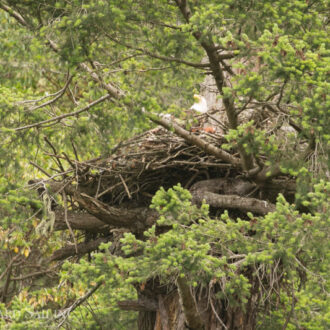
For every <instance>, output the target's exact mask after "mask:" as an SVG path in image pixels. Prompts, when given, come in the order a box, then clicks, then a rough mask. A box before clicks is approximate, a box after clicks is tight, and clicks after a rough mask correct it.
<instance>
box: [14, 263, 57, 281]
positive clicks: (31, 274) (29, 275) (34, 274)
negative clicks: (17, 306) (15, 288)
mask: <svg viewBox="0 0 330 330" xmlns="http://www.w3.org/2000/svg"><path fill="white" fill-rule="evenodd" d="M57 267H58V265H55V266H54V267H52V268H50V269H46V270H41V271H39V272H34V273H30V274H27V275H23V276H20V277H12V278H11V279H12V280H13V281H23V280H26V279H28V278H31V277H35V276H39V275H44V274H48V273H51V272H53V271H54V269H55V268H57Z"/></svg>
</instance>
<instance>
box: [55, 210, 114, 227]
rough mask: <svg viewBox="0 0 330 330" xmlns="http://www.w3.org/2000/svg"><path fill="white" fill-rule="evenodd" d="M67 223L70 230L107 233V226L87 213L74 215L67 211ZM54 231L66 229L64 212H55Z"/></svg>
mask: <svg viewBox="0 0 330 330" xmlns="http://www.w3.org/2000/svg"><path fill="white" fill-rule="evenodd" d="M67 216H68V217H67V219H68V222H69V223H70V226H71V228H72V229H79V230H86V231H88V232H91V233H102V232H106V231H109V225H106V224H105V223H104V222H102V221H101V220H99V219H97V218H96V217H94V216H93V215H91V214H89V213H75V212H72V211H68V215H67ZM55 219H56V220H55V227H54V228H55V230H65V229H68V227H67V224H66V222H65V217H64V210H63V209H56V210H55Z"/></svg>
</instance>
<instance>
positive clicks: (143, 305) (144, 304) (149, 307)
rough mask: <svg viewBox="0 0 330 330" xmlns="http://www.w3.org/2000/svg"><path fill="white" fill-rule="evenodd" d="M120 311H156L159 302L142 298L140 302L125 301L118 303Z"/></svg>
mask: <svg viewBox="0 0 330 330" xmlns="http://www.w3.org/2000/svg"><path fill="white" fill-rule="evenodd" d="M117 305H118V307H119V308H120V309H123V310H125V311H156V310H158V302H157V300H155V299H151V298H147V297H144V296H143V297H140V298H139V299H138V300H124V301H118V303H117Z"/></svg>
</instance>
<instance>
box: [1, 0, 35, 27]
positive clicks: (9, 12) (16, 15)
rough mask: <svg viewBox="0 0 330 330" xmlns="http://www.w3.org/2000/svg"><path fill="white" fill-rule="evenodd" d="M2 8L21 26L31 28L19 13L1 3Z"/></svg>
mask: <svg viewBox="0 0 330 330" xmlns="http://www.w3.org/2000/svg"><path fill="white" fill-rule="evenodd" d="M0 8H2V9H3V10H4V11H6V12H7V13H8V14H9V15H10V16H12V17H14V18H15V19H16V20H17V21H18V22H19V23H20V24H21V25H23V26H26V27H29V24H28V23H27V22H26V21H25V19H24V18H23V16H22V15H21V14H19V13H18V12H17V11H15V10H13V9H12V8H11V7H9V6H7V5H5V4H3V3H2V2H0Z"/></svg>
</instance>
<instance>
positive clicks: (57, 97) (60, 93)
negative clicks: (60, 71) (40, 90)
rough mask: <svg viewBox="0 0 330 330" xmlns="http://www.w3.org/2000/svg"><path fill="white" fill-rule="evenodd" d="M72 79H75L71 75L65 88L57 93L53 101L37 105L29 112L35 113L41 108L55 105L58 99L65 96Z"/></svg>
mask: <svg viewBox="0 0 330 330" xmlns="http://www.w3.org/2000/svg"><path fill="white" fill-rule="evenodd" d="M72 78H73V76H72V75H70V76H69V78H68V79H67V81H66V83H65V85H64V87H63V88H62V89H60V90H59V91H58V92H57V93H56V96H55V97H54V98H53V99H51V100H49V101H47V102H45V103H43V104H40V105H37V106H35V107H33V108H31V109H29V111H34V110H37V109H40V108H43V107H46V106H48V105H51V104H53V103H55V102H56V101H57V100H58V99H60V98H61V97H62V96H63V94H64V93H65V91H66V90H67V88H68V87H69V85H70V83H71V81H72Z"/></svg>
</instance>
